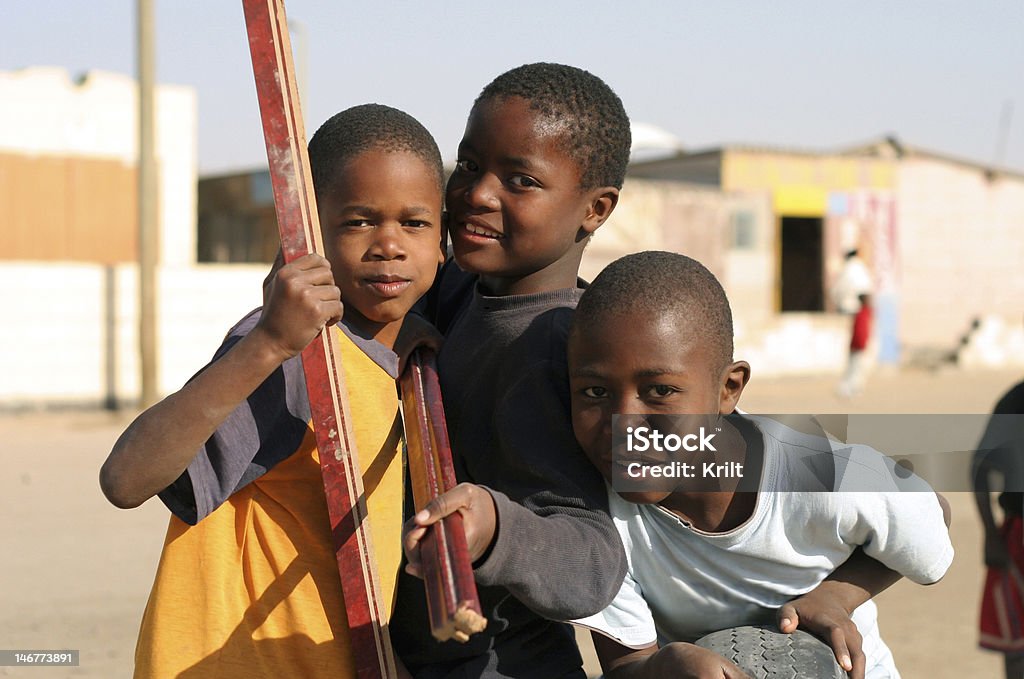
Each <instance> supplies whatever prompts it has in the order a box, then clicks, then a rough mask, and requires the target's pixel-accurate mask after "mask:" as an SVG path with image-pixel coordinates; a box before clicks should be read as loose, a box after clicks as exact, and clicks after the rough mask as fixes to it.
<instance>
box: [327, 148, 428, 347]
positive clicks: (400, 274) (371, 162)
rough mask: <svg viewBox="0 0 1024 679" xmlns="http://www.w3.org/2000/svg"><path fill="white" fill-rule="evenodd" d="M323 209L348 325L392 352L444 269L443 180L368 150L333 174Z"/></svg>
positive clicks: (415, 163)
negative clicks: (441, 266) (409, 317)
mask: <svg viewBox="0 0 1024 679" xmlns="http://www.w3.org/2000/svg"><path fill="white" fill-rule="evenodd" d="M317 208H318V210H319V213H320V229H321V232H322V233H323V239H324V249H325V251H326V257H327V259H328V261H330V263H331V270H332V272H333V273H334V282H335V284H336V285H337V286H338V287H339V288H340V289H341V301H342V303H343V304H344V306H345V312H344V313H345V319H346V321H348V322H349V323H350V324H351V325H353V326H354V327H355V328H357V329H359V330H360V331H362V332H365V333H367V334H368V335H369V336H372V337H374V338H376V339H377V340H379V341H381V342H383V343H384V344H385V345H387V346H389V347H390V346H392V345H393V344H394V340H395V337H396V336H397V335H398V330H399V329H400V328H401V326H402V319H403V318H405V314H406V313H407V312H408V311H409V309H410V308H412V305H413V304H414V303H415V302H416V300H417V299H419V298H420V296H422V295H423V293H425V292H426V291H427V290H428V289H429V288H430V286H431V284H432V283H433V281H434V275H435V274H436V272H437V266H438V264H439V263H441V262H443V261H444V253H443V252H442V251H441V192H440V191H439V190H438V186H437V173H436V172H435V171H434V170H433V169H432V168H431V167H430V166H429V165H428V164H427V163H426V162H425V161H423V160H422V159H420V158H419V157H418V156H417V155H415V154H413V153H409V152H405V151H394V152H389V151H383V150H379V149H370V150H368V151H365V152H364V153H361V154H360V155H358V156H356V157H355V158H353V159H352V160H350V161H349V162H348V163H346V164H345V165H343V166H341V167H338V168H337V169H336V170H335V172H334V177H333V179H332V181H331V182H330V184H329V185H328V186H326V187H323V189H322V190H321V191H318V193H317Z"/></svg>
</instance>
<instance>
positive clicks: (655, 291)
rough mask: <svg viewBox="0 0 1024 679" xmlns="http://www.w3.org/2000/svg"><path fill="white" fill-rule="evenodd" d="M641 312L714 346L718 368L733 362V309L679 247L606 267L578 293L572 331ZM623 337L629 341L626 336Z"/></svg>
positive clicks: (706, 273)
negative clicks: (613, 317)
mask: <svg viewBox="0 0 1024 679" xmlns="http://www.w3.org/2000/svg"><path fill="white" fill-rule="evenodd" d="M623 313H630V314H641V315H643V316H644V317H645V320H646V321H649V322H654V321H656V320H657V319H659V318H671V319H672V320H673V322H674V323H675V324H676V327H677V328H679V338H680V343H681V342H682V339H683V338H684V337H697V338H698V339H699V340H700V341H701V342H702V343H703V344H704V345H705V346H706V347H708V348H709V349H710V354H711V358H712V362H713V365H712V366H711V369H712V370H713V371H714V372H715V373H716V374H717V373H718V371H719V370H721V369H722V368H724V367H725V366H726V365H727V364H729V363H731V362H732V352H733V341H732V331H733V330H732V310H731V309H730V308H729V299H728V297H726V295H725V290H724V289H722V285H721V283H719V282H718V279H717V278H715V275H714V274H713V273H711V272H710V271H708V270H707V268H706V267H705V266H704V265H703V264H701V263H700V262H698V261H697V260H695V259H692V258H690V257H687V256H686V255H680V254H678V253H675V252H659V251H649V252H640V253H637V254H633V255H626V256H625V257H622V258H620V259H617V260H615V261H614V262H612V263H611V264H609V265H608V266H606V267H605V268H604V269H603V270H602V271H601V273H599V274H598V275H597V278H595V279H594V282H593V283H591V284H590V287H589V288H587V289H586V291H584V293H583V295H582V296H581V297H580V302H579V304H578V305H577V306H576V313H575V315H574V317H573V321H572V323H573V325H572V332H574V333H575V332H580V331H581V329H583V328H586V327H587V326H589V325H591V324H593V323H595V322H598V323H599V322H601V319H602V318H604V317H605V316H606V315H608V314H613V315H618V314H623ZM623 341H627V342H628V341H629V338H628V337H624V338H623Z"/></svg>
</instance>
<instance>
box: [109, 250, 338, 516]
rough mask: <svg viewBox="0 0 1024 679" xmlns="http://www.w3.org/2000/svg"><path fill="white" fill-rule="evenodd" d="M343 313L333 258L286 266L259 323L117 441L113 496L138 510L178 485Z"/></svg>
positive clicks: (309, 257)
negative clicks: (245, 405)
mask: <svg viewBox="0 0 1024 679" xmlns="http://www.w3.org/2000/svg"><path fill="white" fill-rule="evenodd" d="M341 311H342V309H341V302H340V293H339V291H338V288H337V287H335V286H334V279H333V277H332V275H331V270H330V265H329V264H328V263H327V260H325V259H324V258H322V257H320V256H319V255H307V256H305V257H301V258H299V259H296V260H295V261H294V262H292V263H291V264H290V265H288V266H286V267H284V268H282V269H281V270H280V271H279V272H278V273H277V276H276V277H275V280H274V283H273V285H272V287H271V290H270V293H269V295H268V301H267V306H266V308H265V309H264V311H263V314H262V316H261V318H260V321H259V322H258V323H257V325H256V327H255V328H253V330H252V331H251V332H250V333H249V334H247V335H246V336H245V337H243V338H242V339H241V340H239V341H238V343H237V344H236V345H235V346H234V347H232V348H231V350H230V351H228V352H227V353H226V354H225V355H224V356H223V357H221V358H220V359H219V360H217V361H215V362H214V363H212V364H211V365H210V366H209V367H207V368H206V370H204V371H203V372H201V373H200V374H199V375H197V376H196V377H195V378H194V379H193V380H191V381H190V382H189V383H188V384H186V385H185V386H184V387H183V388H182V389H181V390H180V391H178V392H176V393H174V394H171V395H170V396H168V397H167V398H165V399H164V400H163V401H161V402H160V403H158V404H156V405H154V406H153V407H151V408H149V409H148V410H146V411H145V412H144V413H142V414H141V415H139V417H138V418H136V419H135V421H134V422H132V424H131V425H129V427H128V428H127V429H126V430H125V432H124V433H123V434H122V435H121V437H120V438H119V439H118V440H117V442H116V443H115V444H114V448H113V450H111V452H110V455H109V456H108V457H107V460H106V462H104V463H103V467H102V468H101V469H100V487H101V488H102V489H103V493H104V495H106V497H107V499H108V500H110V502H111V503H113V504H114V505H116V506H118V507H122V508H130V507H137V506H139V505H140V504H142V503H143V502H145V501H146V500H148V499H149V498H150V497H152V496H153V495H156V494H157V493H159V492H160V491H161V490H163V489H164V488H166V487H167V486H168V485H170V484H171V483H172V482H173V481H174V480H175V479H177V478H178V477H179V476H180V475H181V473H182V472H183V471H184V470H185V469H186V468H187V467H188V465H189V463H190V462H191V461H192V459H193V458H194V457H195V455H196V452H197V451H198V450H199V449H200V448H201V447H202V445H203V444H204V443H205V442H206V441H207V439H209V438H210V436H211V435H212V434H213V433H214V431H215V430H216V429H217V427H218V426H219V425H220V424H221V423H222V422H224V420H225V419H226V418H227V417H228V415H230V414H231V412H232V411H233V410H234V409H235V408H237V407H238V405H239V404H240V403H242V402H243V401H245V399H246V398H248V396H249V395H250V394H251V393H252V392H253V391H254V390H255V389H256V388H257V387H258V386H259V385H260V384H261V383H262V382H263V381H264V380H265V379H266V378H267V377H269V376H270V375H271V373H273V372H274V370H276V369H277V368H278V367H279V366H280V365H281V364H282V363H283V362H284V361H286V360H287V359H289V358H291V357H293V356H295V355H297V354H299V353H300V352H301V351H302V349H303V348H305V346H306V345H307V344H309V342H311V341H312V340H313V338H314V337H316V335H317V333H319V332H320V330H321V329H322V328H323V327H324V326H325V325H328V324H332V323H335V322H337V321H338V320H339V319H340V318H341Z"/></svg>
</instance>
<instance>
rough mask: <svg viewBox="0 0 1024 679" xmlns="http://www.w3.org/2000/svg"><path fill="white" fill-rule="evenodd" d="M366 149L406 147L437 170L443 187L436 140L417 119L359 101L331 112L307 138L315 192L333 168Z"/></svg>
mask: <svg viewBox="0 0 1024 679" xmlns="http://www.w3.org/2000/svg"><path fill="white" fill-rule="evenodd" d="M370 149H382V150H384V151H392V152H393V151H408V152H410V153H413V154H415V155H416V156H418V157H419V158H421V159H422V160H423V162H425V163H426V164H427V167H429V168H430V169H431V170H434V171H435V172H436V174H437V186H438V188H439V189H442V188H443V187H444V166H443V164H442V163H441V152H440V150H438V148H437V142H436V141H434V138H433V137H432V136H431V134H430V132H428V131H427V128H425V127H423V125H421V124H420V122H419V121H418V120H416V119H415V118H413V117H412V116H411V115H409V114H408V113H405V112H404V111H399V110H398V109H397V108H391V107H390V106H384V105H383V104H361V105H359V106H353V107H352V108H348V109H345V110H344V111H342V112H341V113H336V114H335V115H333V116H331V117H330V118H329V119H328V120H327V121H326V122H325V123H324V124H323V125H321V126H320V129H318V130H317V131H316V133H315V134H314V135H313V137H312V138H311V139H310V140H309V165H310V170H311V171H312V173H313V186H314V188H315V189H316V192H317V193H319V192H320V189H321V188H322V187H324V186H326V185H327V183H329V182H330V181H332V180H333V179H334V172H335V171H336V170H337V169H338V168H339V167H341V166H342V165H344V164H345V163H346V162H348V161H350V160H352V159H353V158H355V157H356V156H358V155H359V154H360V153H363V152H365V151H369V150H370Z"/></svg>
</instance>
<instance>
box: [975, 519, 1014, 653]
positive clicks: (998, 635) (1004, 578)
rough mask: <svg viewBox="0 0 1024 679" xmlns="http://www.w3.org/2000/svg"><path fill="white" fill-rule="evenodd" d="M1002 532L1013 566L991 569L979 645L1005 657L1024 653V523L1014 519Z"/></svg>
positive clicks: (986, 584) (983, 597) (987, 577)
mask: <svg viewBox="0 0 1024 679" xmlns="http://www.w3.org/2000/svg"><path fill="white" fill-rule="evenodd" d="M1000 532H1001V533H1002V536H1003V541H1004V542H1005V543H1006V548H1007V551H1009V553H1010V563H1009V564H1008V566H1007V567H1006V568H1005V569H1002V568H989V569H988V574H987V576H986V578H985V588H984V590H982V593H981V622H980V632H981V633H980V635H979V637H978V645H979V646H981V647H982V648H987V649H990V650H993V651H1002V652H1003V653H1024V578H1022V577H1021V573H1022V572H1024V520H1022V519H1021V517H1019V516H1011V517H1009V518H1008V519H1007V520H1006V521H1005V523H1003V526H1002V528H1001V529H1000Z"/></svg>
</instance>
